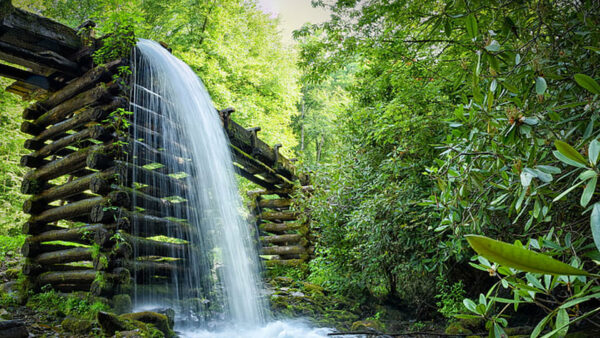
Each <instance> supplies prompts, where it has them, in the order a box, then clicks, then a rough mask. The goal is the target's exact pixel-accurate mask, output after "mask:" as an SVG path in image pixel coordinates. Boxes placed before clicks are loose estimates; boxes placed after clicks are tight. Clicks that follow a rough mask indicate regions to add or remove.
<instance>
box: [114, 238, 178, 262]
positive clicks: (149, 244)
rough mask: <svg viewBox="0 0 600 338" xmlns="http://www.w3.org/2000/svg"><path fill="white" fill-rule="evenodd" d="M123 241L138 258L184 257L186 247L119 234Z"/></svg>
mask: <svg viewBox="0 0 600 338" xmlns="http://www.w3.org/2000/svg"><path fill="white" fill-rule="evenodd" d="M120 234H121V236H122V237H123V239H124V240H125V241H126V242H127V243H129V244H130V245H131V246H132V247H133V248H134V250H135V252H136V254H137V255H138V256H163V257H176V258H181V257H186V256H187V252H188V250H189V249H188V245H186V244H175V243H167V242H159V241H154V240H150V239H146V238H142V237H137V236H132V235H129V234H126V233H123V232H121V233H120Z"/></svg>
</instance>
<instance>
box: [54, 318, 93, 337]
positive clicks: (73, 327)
mask: <svg viewBox="0 0 600 338" xmlns="http://www.w3.org/2000/svg"><path fill="white" fill-rule="evenodd" d="M60 325H61V326H62V328H63V330H65V331H68V332H71V333H78V334H82V333H89V332H90V331H91V330H92V326H93V323H92V321H91V320H85V319H77V318H73V317H67V318H65V319H64V320H63V321H62V322H61V323H60Z"/></svg>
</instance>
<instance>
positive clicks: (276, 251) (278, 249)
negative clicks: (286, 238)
mask: <svg viewBox="0 0 600 338" xmlns="http://www.w3.org/2000/svg"><path fill="white" fill-rule="evenodd" d="M260 252H261V254H262V255H279V256H282V255H300V254H305V253H306V249H305V248H304V247H302V246H298V245H292V246H269V247H264V248H261V249H260Z"/></svg>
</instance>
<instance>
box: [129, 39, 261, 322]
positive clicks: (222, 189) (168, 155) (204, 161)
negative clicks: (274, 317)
mask: <svg viewBox="0 0 600 338" xmlns="http://www.w3.org/2000/svg"><path fill="white" fill-rule="evenodd" d="M132 60H133V62H132V72H133V74H132V79H133V81H132V83H131V107H130V110H131V111H133V113H134V114H133V115H132V117H131V118H130V120H131V126H130V135H131V136H132V138H131V140H130V142H129V143H130V145H129V146H130V148H129V149H130V152H129V154H128V157H129V158H128V161H129V163H131V164H132V167H133V170H132V171H131V175H132V181H133V182H137V183H135V187H134V192H133V194H134V201H133V202H134V210H140V211H141V210H143V211H144V214H150V215H156V216H155V217H152V216H147V217H143V218H142V217H139V218H135V217H132V234H133V235H134V236H136V238H142V239H140V240H138V244H137V245H134V248H133V249H134V257H135V258H136V259H135V261H134V262H133V263H132V264H133V266H134V270H135V271H134V273H133V275H134V277H135V278H136V280H140V281H141V280H143V281H144V283H136V285H149V286H148V287H146V286H136V290H134V299H133V301H134V306H135V307H137V308H138V309H139V308H144V307H151V306H154V307H156V306H169V307H173V308H174V309H175V310H176V313H177V318H178V321H179V322H183V323H186V324H187V325H191V326H193V327H199V328H205V329H206V328H210V327H211V325H214V323H219V322H226V323H236V324H237V325H240V324H241V325H252V326H257V325H260V324H263V323H264V322H265V315H266V311H265V304H264V300H263V296H262V295H263V291H262V288H261V280H260V275H259V267H260V265H259V262H258V259H259V258H258V253H257V251H256V247H255V244H254V243H253V237H252V233H251V228H250V225H249V224H247V222H245V221H244V220H243V219H242V217H241V215H240V211H242V203H241V200H240V197H239V193H238V190H237V186H236V181H235V177H234V171H233V169H234V166H233V163H232V155H231V153H230V150H229V146H228V141H227V137H226V135H225V132H224V129H223V127H222V125H221V121H220V119H219V116H218V113H217V111H216V109H215V108H214V107H213V105H212V103H211V99H210V97H209V94H208V93H207V91H206V88H205V87H204V85H203V84H202V82H201V80H200V79H199V78H198V77H197V76H196V75H195V74H194V72H193V71H192V70H191V69H190V67H189V66H187V65H186V64H185V63H183V62H182V61H180V60H179V59H177V58H176V57H174V56H173V55H171V54H170V53H169V52H168V51H167V50H166V49H165V48H163V47H162V46H160V45H159V44H158V43H156V42H153V41H149V40H140V41H139V42H138V44H137V48H136V49H135V51H134V53H133V56H132ZM159 228H160V229H163V230H162V235H163V236H159V237H156V236H154V237H153V236H152V235H155V232H156V229H159ZM134 244H135V242H134Z"/></svg>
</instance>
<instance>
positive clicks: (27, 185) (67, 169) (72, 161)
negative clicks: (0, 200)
mask: <svg viewBox="0 0 600 338" xmlns="http://www.w3.org/2000/svg"><path fill="white" fill-rule="evenodd" d="M95 149H97V147H89V148H85V149H81V150H79V151H77V152H74V153H72V154H70V155H67V156H65V157H63V158H61V159H58V160H55V161H52V162H50V163H48V164H46V165H44V166H42V167H40V168H38V169H37V170H34V171H30V172H28V173H27V174H26V175H25V177H24V178H23V185H22V186H21V191H22V192H23V193H25V194H33V193H37V192H39V191H41V189H40V188H41V187H42V186H43V184H44V182H45V181H49V180H51V179H54V178H57V177H60V176H62V175H65V174H69V173H73V172H76V171H78V170H81V169H84V168H85V161H86V159H87V156H88V155H89V154H90V153H91V152H92V151H94V150H95ZM38 189H39V190H38Z"/></svg>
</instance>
